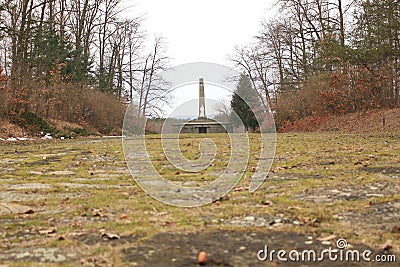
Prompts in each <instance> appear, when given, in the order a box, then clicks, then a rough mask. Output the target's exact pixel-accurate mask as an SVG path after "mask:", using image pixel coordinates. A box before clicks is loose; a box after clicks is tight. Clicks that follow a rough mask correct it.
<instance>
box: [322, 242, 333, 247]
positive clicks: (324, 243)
mask: <svg viewBox="0 0 400 267" xmlns="http://www.w3.org/2000/svg"><path fill="white" fill-rule="evenodd" d="M321 244H322V245H326V246H328V245H330V244H331V241H322V242H321Z"/></svg>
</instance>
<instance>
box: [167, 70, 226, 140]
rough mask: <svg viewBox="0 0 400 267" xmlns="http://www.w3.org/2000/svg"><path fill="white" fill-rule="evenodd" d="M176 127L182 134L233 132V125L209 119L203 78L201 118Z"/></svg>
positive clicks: (200, 100)
mask: <svg viewBox="0 0 400 267" xmlns="http://www.w3.org/2000/svg"><path fill="white" fill-rule="evenodd" d="M174 126H175V127H178V129H181V130H180V132H181V133H227V132H228V133H231V132H232V131H233V126H232V124H231V123H229V122H218V121H216V120H213V119H210V118H207V116H206V101H205V96H204V80H203V78H200V80H199V116H198V117H197V118H196V119H194V120H190V121H188V122H186V123H184V124H179V125H174Z"/></svg>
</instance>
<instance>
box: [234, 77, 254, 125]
mask: <svg viewBox="0 0 400 267" xmlns="http://www.w3.org/2000/svg"><path fill="white" fill-rule="evenodd" d="M260 106H261V103H260V100H259V98H258V95H257V92H256V90H255V89H254V88H253V86H252V84H251V81H250V79H249V78H248V77H247V76H246V75H244V74H242V75H241V76H240V80H239V83H238V85H237V87H236V90H235V92H234V94H233V96H232V100H231V109H232V111H234V112H235V113H236V114H237V115H238V116H239V118H240V120H241V121H242V123H243V125H244V127H245V128H246V130H247V131H248V130H249V128H251V129H252V130H253V131H255V130H256V128H257V127H258V122H257V118H256V115H255V114H254V112H255V111H256V110H257V109H258V108H259V107H260ZM231 120H232V123H233V124H234V125H235V126H236V127H237V126H239V125H240V124H241V122H240V121H238V118H237V117H236V116H232V115H231Z"/></svg>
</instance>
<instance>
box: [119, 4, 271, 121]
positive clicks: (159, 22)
mask: <svg viewBox="0 0 400 267" xmlns="http://www.w3.org/2000/svg"><path fill="white" fill-rule="evenodd" d="M274 2H275V0H251V1H236V0H234V1H232V0H202V1H188V0H186V1H185V0H123V3H124V5H125V6H130V8H128V9H127V10H126V16H130V14H132V15H133V16H137V15H143V16H144V18H145V20H144V21H143V25H142V26H143V28H144V29H146V30H147V33H148V35H149V39H150V40H151V39H153V38H152V37H153V36H158V35H161V36H163V37H164V38H165V39H166V42H167V55H168V56H169V57H170V58H171V61H170V63H171V66H176V65H180V64H185V63H192V62H211V63H218V64H222V65H226V66H231V65H232V64H231V63H230V62H229V60H228V57H229V54H232V53H233V50H234V47H235V46H236V45H244V44H247V43H249V42H252V41H253V40H252V38H253V37H254V36H255V35H257V34H258V32H259V30H260V24H261V21H262V20H263V19H266V18H268V16H270V15H271V14H272V13H273V11H272V8H273V3H274ZM195 88H196V87H192V89H191V90H190V91H192V90H194V91H192V92H191V93H192V96H193V95H194V96H195V97H197V94H198V92H197V89H195ZM205 90H206V98H212V99H215V100H217V101H218V100H221V98H224V96H223V95H222V96H221V94H216V96H214V95H213V92H212V90H211V92H210V93H207V88H205ZM187 91H188V90H176V92H175V93H174V94H175V98H176V101H174V102H175V103H174V106H176V105H180V104H182V101H181V100H182V99H187ZM182 93H183V95H180V94H182ZM225 98H230V96H229V94H227V95H225ZM194 108H195V111H194V112H195V113H196V112H197V107H194ZM170 111H171V110H170V109H168V110H167V111H166V112H170ZM210 112H212V111H210V110H208V111H207V113H208V114H209V113H210Z"/></svg>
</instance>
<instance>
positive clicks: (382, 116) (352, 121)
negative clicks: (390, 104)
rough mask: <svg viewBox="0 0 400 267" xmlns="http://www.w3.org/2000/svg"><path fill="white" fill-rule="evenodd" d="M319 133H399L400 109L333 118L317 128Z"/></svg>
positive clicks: (372, 111) (371, 111)
mask: <svg viewBox="0 0 400 267" xmlns="http://www.w3.org/2000/svg"><path fill="white" fill-rule="evenodd" d="M316 130H317V131H338V132H343V133H367V132H398V131H400V109H399V108H396V109H384V110H370V111H367V112H363V113H350V114H346V115H342V116H331V117H329V118H328V119H327V120H326V121H325V122H323V123H321V124H320V125H317V126H316Z"/></svg>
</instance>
